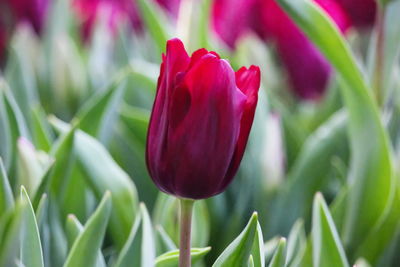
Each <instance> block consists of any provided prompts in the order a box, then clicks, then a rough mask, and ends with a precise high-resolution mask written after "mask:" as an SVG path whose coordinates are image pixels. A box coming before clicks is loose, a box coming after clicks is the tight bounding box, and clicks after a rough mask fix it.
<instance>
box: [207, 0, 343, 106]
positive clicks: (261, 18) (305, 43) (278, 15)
mask: <svg viewBox="0 0 400 267" xmlns="http://www.w3.org/2000/svg"><path fill="white" fill-rule="evenodd" d="M315 2H317V3H318V4H319V5H320V6H321V7H322V9H324V10H325V12H326V13H327V14H328V15H329V16H330V17H331V18H332V20H333V21H334V22H335V23H336V24H337V26H338V27H339V29H340V30H341V31H342V32H343V33H344V32H346V30H347V29H348V28H349V26H350V21H349V19H348V17H347V14H346V13H345V12H344V10H343V9H342V7H341V6H340V5H339V4H338V3H336V2H335V1H334V0H316V1H315ZM220 14H222V15H220ZM236 22H237V23H236ZM213 25H214V29H215V31H216V33H217V34H218V35H219V36H220V37H221V39H222V40H224V41H225V42H226V43H227V44H228V46H230V47H231V48H234V46H235V43H236V41H237V39H238V38H239V37H240V36H241V35H242V34H243V33H245V32H246V31H247V32H248V31H253V32H255V33H257V35H258V36H259V37H260V38H262V39H263V40H265V41H266V42H269V43H273V44H275V45H276V48H277V52H278V54H279V57H280V58H281V60H282V62H283V63H284V67H285V68H286V69H287V71H288V74H289V75H288V76H289V77H288V79H289V82H290V85H291V88H292V89H293V92H294V94H295V95H296V96H298V97H299V98H300V99H305V100H317V99H319V98H321V96H322V95H323V93H324V91H325V88H326V87H327V84H328V82H329V78H330V75H331V72H332V71H331V67H330V65H329V63H328V62H327V61H326V59H325V58H324V56H323V55H322V54H321V53H320V52H319V51H318V50H317V48H316V47H315V46H314V45H313V44H312V43H311V42H310V41H309V40H308V39H307V37H306V36H305V35H304V33H303V32H302V31H301V30H300V29H299V28H298V27H297V26H296V25H295V24H294V22H293V21H292V19H291V18H289V16H288V15H287V14H286V13H285V12H284V11H283V10H282V8H281V7H280V6H279V5H278V4H277V3H276V1H275V0H249V1H247V0H235V4H232V2H231V1H228V0H215V1H214V5H213ZM232 25H235V30H233V29H232Z"/></svg>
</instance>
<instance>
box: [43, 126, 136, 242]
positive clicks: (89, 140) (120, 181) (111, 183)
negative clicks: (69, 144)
mask: <svg viewBox="0 0 400 267" xmlns="http://www.w3.org/2000/svg"><path fill="white" fill-rule="evenodd" d="M51 123H52V125H53V126H54V127H55V128H56V129H57V130H59V131H61V132H66V131H68V129H69V125H68V124H66V123H64V122H62V121H60V120H57V119H56V118H52V119H51ZM74 151H75V153H76V156H77V158H78V161H79V163H80V165H81V167H82V170H83V172H84V174H85V175H84V177H85V179H86V181H87V183H88V184H89V185H90V187H91V188H92V189H93V191H94V192H95V194H96V195H97V196H98V197H100V196H101V195H102V194H104V192H105V191H107V190H109V191H110V192H111V194H112V200H113V201H112V203H113V209H112V215H111V219H110V227H111V234H112V236H113V238H114V239H115V241H116V244H117V246H118V247H119V248H122V246H123V245H124V244H125V241H126V239H127V237H128V235H129V231H130V229H131V226H132V223H133V221H134V217H135V214H136V210H137V205H138V204H137V203H138V201H137V192H136V188H135V185H134V184H133V182H132V180H131V179H130V178H129V176H128V175H127V174H126V173H125V172H124V170H123V169H122V168H121V167H119V166H118V165H117V163H116V162H115V161H114V160H113V158H112V157H111V156H110V154H109V153H108V151H107V150H106V149H105V148H104V147H103V146H102V145H101V144H100V143H99V142H98V141H97V140H96V139H94V138H93V137H91V136H89V135H88V134H86V133H84V132H82V131H80V130H78V131H77V132H76V133H75V141H74Z"/></svg>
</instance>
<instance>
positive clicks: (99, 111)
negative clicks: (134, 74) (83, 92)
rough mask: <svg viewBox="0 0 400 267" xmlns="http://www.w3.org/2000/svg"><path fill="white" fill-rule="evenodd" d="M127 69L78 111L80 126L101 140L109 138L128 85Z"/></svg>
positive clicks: (77, 117)
mask: <svg viewBox="0 0 400 267" xmlns="http://www.w3.org/2000/svg"><path fill="white" fill-rule="evenodd" d="M126 75H127V71H125V72H123V73H119V75H118V78H116V79H115V81H113V82H112V83H111V85H109V86H108V88H107V89H106V90H104V91H99V92H98V93H96V94H94V95H93V96H92V97H91V98H90V99H89V100H88V101H87V102H86V104H85V105H83V106H82V108H81V109H80V110H79V111H78V114H77V115H76V119H78V120H79V128H80V129H81V130H83V131H85V132H86V133H88V134H89V135H91V136H93V137H97V138H98V139H99V140H100V141H104V140H107V139H108V136H107V135H108V134H109V133H110V132H111V131H110V129H112V125H110V122H114V121H115V116H116V115H117V114H118V112H117V109H118V106H119V104H120V102H121V98H122V95H123V92H124V88H125V86H126V81H124V80H125V79H126V78H125V76H126Z"/></svg>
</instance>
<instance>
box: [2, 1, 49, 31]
mask: <svg viewBox="0 0 400 267" xmlns="http://www.w3.org/2000/svg"><path fill="white" fill-rule="evenodd" d="M5 3H6V4H7V5H8V6H9V8H10V9H11V12H12V15H13V16H14V18H15V20H16V22H27V23H29V24H30V25H31V26H32V28H33V29H34V30H35V32H36V33H37V34H40V33H41V31H42V28H43V26H44V22H45V20H46V18H47V11H48V8H49V0H8V1H5Z"/></svg>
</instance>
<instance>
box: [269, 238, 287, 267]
mask: <svg viewBox="0 0 400 267" xmlns="http://www.w3.org/2000/svg"><path fill="white" fill-rule="evenodd" d="M285 259H286V239H285V238H281V239H280V240H279V244H278V247H277V248H276V250H275V253H274V256H273V257H272V260H271V262H270V263H269V265H268V266H269V267H284V266H285Z"/></svg>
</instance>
